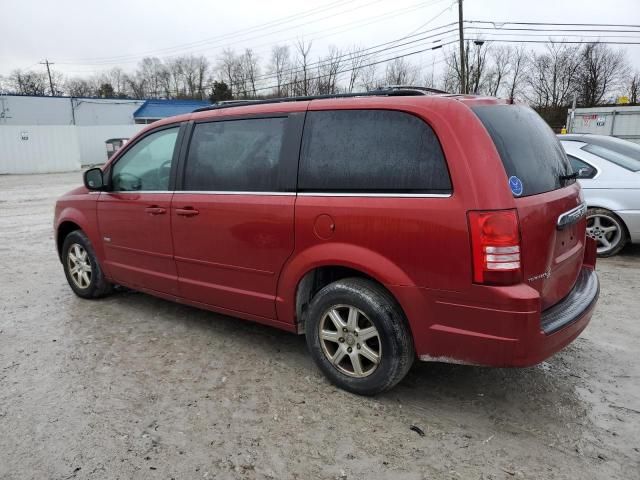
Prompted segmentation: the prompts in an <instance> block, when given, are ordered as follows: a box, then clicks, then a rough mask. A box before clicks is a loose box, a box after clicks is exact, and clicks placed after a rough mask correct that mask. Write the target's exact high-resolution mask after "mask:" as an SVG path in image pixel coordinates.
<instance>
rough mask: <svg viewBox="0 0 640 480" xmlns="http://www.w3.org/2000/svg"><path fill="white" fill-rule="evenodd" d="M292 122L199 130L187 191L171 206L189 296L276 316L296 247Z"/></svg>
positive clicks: (189, 159) (222, 124) (231, 123)
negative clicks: (283, 276) (282, 277)
mask: <svg viewBox="0 0 640 480" xmlns="http://www.w3.org/2000/svg"><path fill="white" fill-rule="evenodd" d="M287 121H288V119H287V117H286V116H283V117H275V118H254V119H238V120H221V121H215V122H207V123H196V124H195V125H194V127H193V133H192V136H191V143H190V146H189V150H188V153H187V156H186V159H185V162H186V164H185V167H184V180H183V189H182V191H180V190H176V192H175V194H174V197H173V200H172V206H171V221H172V229H173V240H174V253H175V261H176V265H177V268H178V281H179V291H180V295H181V296H182V297H185V298H187V299H189V300H193V301H197V302H201V303H204V304H208V305H212V306H216V307H219V308H224V309H226V310H230V311H232V312H233V311H235V312H244V313H248V314H251V315H257V316H260V317H264V318H269V319H274V318H275V317H276V313H275V298H276V287H277V281H278V274H279V272H280V270H281V268H282V266H283V265H284V262H285V261H286V260H287V258H288V257H289V255H291V252H292V251H293V246H294V242H293V218H294V203H295V193H293V192H292V190H293V185H295V183H291V181H293V182H295V176H294V175H295V170H293V171H292V170H290V169H287V168H283V164H285V163H287V162H288V161H289V160H293V161H295V160H296V159H297V157H296V158H293V157H291V153H292V152H293V151H294V150H295V149H292V150H291V151H290V152H289V153H287V152H288V149H287V148H283V145H284V144H285V143H287V142H286V141H285V139H284V137H285V130H286V126H287ZM295 151H297V150H295ZM290 157H291V158H290ZM283 159H285V160H284V161H283ZM287 171H288V172H289V173H286V172H287ZM288 182H289V187H288V188H287V187H286V185H287V183H288ZM287 190H289V191H287Z"/></svg>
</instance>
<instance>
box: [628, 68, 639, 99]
mask: <svg viewBox="0 0 640 480" xmlns="http://www.w3.org/2000/svg"><path fill="white" fill-rule="evenodd" d="M639 90H640V72H637V71H636V72H634V73H633V75H631V77H630V79H629V102H630V103H632V104H633V105H635V104H637V103H638V93H639Z"/></svg>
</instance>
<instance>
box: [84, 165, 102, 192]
mask: <svg viewBox="0 0 640 480" xmlns="http://www.w3.org/2000/svg"><path fill="white" fill-rule="evenodd" d="M83 179H84V186H85V187H87V188H88V189H89V190H103V189H104V187H105V184H104V177H103V176H102V170H101V169H100V168H90V169H89V170H87V171H86V172H84V174H83Z"/></svg>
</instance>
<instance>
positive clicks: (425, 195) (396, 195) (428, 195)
mask: <svg viewBox="0 0 640 480" xmlns="http://www.w3.org/2000/svg"><path fill="white" fill-rule="evenodd" d="M298 195H299V196H301V197H382V198H449V197H451V194H450V193H340V192H301V193H298Z"/></svg>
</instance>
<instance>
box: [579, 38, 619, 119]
mask: <svg viewBox="0 0 640 480" xmlns="http://www.w3.org/2000/svg"><path fill="white" fill-rule="evenodd" d="M627 74H628V69H627V67H626V58H625V54H624V52H623V51H621V50H617V51H616V50H613V49H612V48H610V47H609V46H608V45H604V44H602V43H590V44H588V45H585V46H584V47H583V48H582V52H581V53H580V68H579V70H578V79H577V81H578V98H579V100H580V104H581V105H583V106H585V107H593V106H596V105H598V104H599V103H600V102H602V99H603V98H604V97H605V96H606V95H607V94H609V93H611V91H612V89H613V88H616V87H619V86H621V84H622V82H623V80H624V78H625V77H626V76H627Z"/></svg>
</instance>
